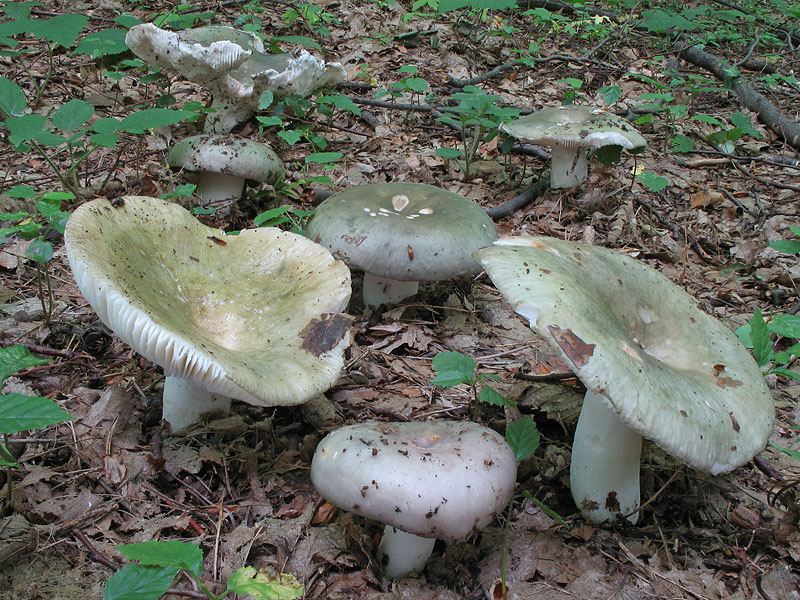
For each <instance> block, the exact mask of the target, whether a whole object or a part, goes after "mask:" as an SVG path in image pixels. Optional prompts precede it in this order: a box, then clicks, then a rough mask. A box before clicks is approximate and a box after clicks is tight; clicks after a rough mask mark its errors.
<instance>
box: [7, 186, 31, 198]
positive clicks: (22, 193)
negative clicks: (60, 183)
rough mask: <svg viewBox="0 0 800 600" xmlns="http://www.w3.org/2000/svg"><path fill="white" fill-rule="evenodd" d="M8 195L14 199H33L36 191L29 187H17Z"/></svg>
mask: <svg viewBox="0 0 800 600" xmlns="http://www.w3.org/2000/svg"><path fill="white" fill-rule="evenodd" d="M6 195H7V196H10V197H12V198H33V197H35V196H36V190H34V189H33V188H32V187H30V186H28V185H15V186H13V187H11V188H9V189H8V191H6Z"/></svg>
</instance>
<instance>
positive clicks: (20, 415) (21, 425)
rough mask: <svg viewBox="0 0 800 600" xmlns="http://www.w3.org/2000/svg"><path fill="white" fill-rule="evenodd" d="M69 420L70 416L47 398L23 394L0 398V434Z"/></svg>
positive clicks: (39, 427) (38, 427)
mask: <svg viewBox="0 0 800 600" xmlns="http://www.w3.org/2000/svg"><path fill="white" fill-rule="evenodd" d="M71 420H72V416H71V415H70V414H69V413H68V412H67V411H65V410H64V409H62V408H61V407H60V406H59V405H58V404H56V403H55V402H53V401H52V400H50V399H49V398H42V397H41V396H26V395H25V394H6V395H4V396H0V433H17V432H18V431H26V430H28V429H41V428H42V427H46V426H48V425H55V424H56V423H61V422H62V421H71Z"/></svg>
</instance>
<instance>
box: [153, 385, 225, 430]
mask: <svg viewBox="0 0 800 600" xmlns="http://www.w3.org/2000/svg"><path fill="white" fill-rule="evenodd" d="M230 407H231V399H230V398H228V397H226V396H220V395H219V394H212V393H211V392H207V391H206V390H204V389H203V388H200V387H197V386H196V385H194V384H193V383H192V382H191V381H189V380H188V379H184V378H183V377H172V376H168V377H167V380H166V381H165V382H164V412H163V419H164V420H165V421H166V422H167V423H169V426H170V428H171V429H172V431H173V433H174V432H176V431H179V430H181V429H183V428H184V427H188V426H189V425H191V424H192V423H196V422H197V421H199V420H200V415H202V414H203V413H207V412H211V411H221V412H228V411H229V410H230Z"/></svg>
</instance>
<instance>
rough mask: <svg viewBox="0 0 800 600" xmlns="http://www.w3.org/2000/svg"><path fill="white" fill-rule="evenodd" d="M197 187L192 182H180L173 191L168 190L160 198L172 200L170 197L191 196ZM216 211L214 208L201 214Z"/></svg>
mask: <svg viewBox="0 0 800 600" xmlns="http://www.w3.org/2000/svg"><path fill="white" fill-rule="evenodd" d="M196 189H197V185H195V184H194V183H182V184H181V185H179V186H177V187H176V188H175V190H174V191H173V192H168V193H166V194H162V195H161V199H162V200H172V198H191V196H192V194H194V191H195V190H196ZM215 212H217V211H216V210H214V209H211V212H210V213H203V214H212V215H213V214H214V213H215ZM194 214H199V213H194Z"/></svg>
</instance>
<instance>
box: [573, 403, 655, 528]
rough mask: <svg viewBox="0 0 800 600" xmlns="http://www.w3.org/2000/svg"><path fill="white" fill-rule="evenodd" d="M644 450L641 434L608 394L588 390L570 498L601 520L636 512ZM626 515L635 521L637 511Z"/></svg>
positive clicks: (578, 429)
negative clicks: (622, 416)
mask: <svg viewBox="0 0 800 600" xmlns="http://www.w3.org/2000/svg"><path fill="white" fill-rule="evenodd" d="M641 452H642V436H641V435H639V434H638V433H637V432H635V431H634V430H633V429H630V428H629V427H628V426H627V425H625V424H624V423H623V422H622V421H620V420H619V417H618V416H617V414H616V412H614V409H613V408H612V407H611V404H610V403H609V401H608V399H607V398H606V397H605V396H603V395H602V394H597V393H595V392H592V391H589V390H587V391H586V397H585V398H584V400H583V408H582V409H581V414H580V417H578V426H577V427H576V428H575V441H574V442H573V444H572V459H571V463H570V471H569V484H570V489H571V491H572V498H573V499H574V500H575V504H576V505H577V506H578V508H579V509H580V511H581V514H582V515H583V516H584V518H586V519H589V520H590V521H591V522H592V523H596V524H599V523H604V522H606V521H613V520H614V519H616V518H617V516H619V515H627V514H628V513H631V512H633V511H636V509H637V508H638V507H639V459H640V456H641ZM627 519H628V521H630V522H631V524H635V523H636V521H638V519H639V512H638V511H636V512H633V514H631V515H629V516H628V517H627Z"/></svg>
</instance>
